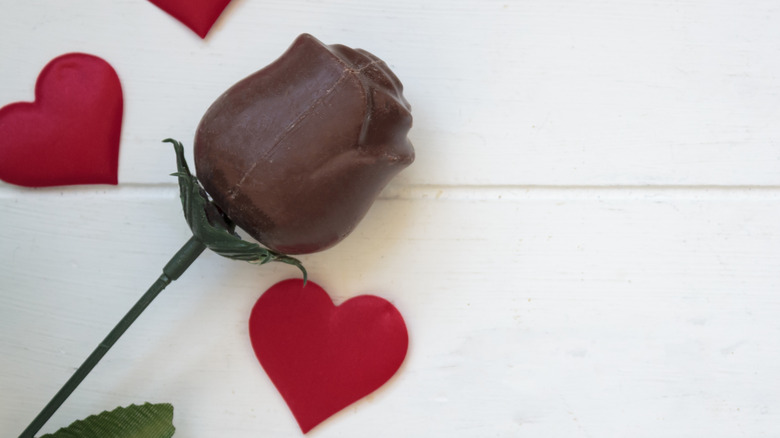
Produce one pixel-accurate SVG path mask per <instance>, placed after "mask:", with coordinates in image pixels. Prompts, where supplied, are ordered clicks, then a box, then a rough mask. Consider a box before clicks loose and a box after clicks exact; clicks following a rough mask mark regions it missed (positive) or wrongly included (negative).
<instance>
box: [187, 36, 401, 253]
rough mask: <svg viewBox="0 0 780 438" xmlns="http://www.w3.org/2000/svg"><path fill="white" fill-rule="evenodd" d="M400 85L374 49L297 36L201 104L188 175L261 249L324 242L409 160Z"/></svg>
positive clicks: (286, 249) (355, 218)
mask: <svg viewBox="0 0 780 438" xmlns="http://www.w3.org/2000/svg"><path fill="white" fill-rule="evenodd" d="M402 91H403V86H402V85H401V82H400V81H399V80H398V78H396V76H395V75H394V74H393V73H392V72H391V71H390V69H389V68H388V67H387V65H386V64H385V63H384V62H382V60H380V59H379V58H377V57H375V56H374V55H372V54H370V53H368V52H366V51H364V50H360V49H351V48H349V47H345V46H342V45H330V46H327V45H324V44H323V43H321V42H320V41H318V40H317V39H315V38H314V37H312V36H311V35H306V34H304V35H301V36H299V37H298V38H297V39H296V40H295V42H294V43H293V44H292V46H291V47H290V48H289V49H288V50H287V52H285V53H284V54H283V55H282V56H281V57H280V58H279V59H277V60H276V61H274V62H273V63H272V64H270V65H268V66H267V67H265V68H264V69H262V70H260V71H258V72H256V73H254V74H252V75H251V76H249V77H247V78H246V79H244V80H242V81H240V82H238V83H237V84H235V85H234V86H233V87H231V88H230V89H229V90H227V91H226V92H225V93H224V94H223V95H222V96H220V97H219V98H218V99H217V100H216V101H215V102H214V103H213V104H212V105H211V107H210V108H209V109H208V111H207V112H206V114H205V115H204V116H203V119H202V120H201V122H200V125H199V126H198V130H197V133H196V136H195V165H196V168H197V173H198V179H199V180H200V182H201V183H202V184H203V187H204V188H205V189H206V191H207V192H208V193H209V194H210V195H211V196H212V198H213V200H214V202H215V203H216V204H217V205H218V206H219V207H220V208H221V209H222V210H224V212H225V213H226V214H227V216H228V217H230V218H231V219H232V220H233V221H234V222H235V223H236V224H237V225H238V226H240V227H241V228H243V229H244V230H246V232H248V233H249V234H250V235H251V236H252V237H254V238H255V239H257V240H258V241H259V242H260V243H262V244H264V245H265V246H267V247H268V248H270V249H272V250H275V251H279V252H282V253H287V254H303V253H310V252H315V251H320V250H323V249H326V248H328V247H330V246H332V245H334V244H336V243H337V242H339V241H340V240H342V239H343V238H344V237H346V236H347V235H348V234H349V233H350V232H351V231H352V230H353V229H354V228H355V226H356V225H357V223H358V222H359V221H360V220H361V219H362V218H363V216H364V215H365V214H366V212H367V211H368V209H369V207H371V204H373V202H374V200H375V199H376V197H377V195H378V194H379V192H380V191H381V190H382V189H383V188H384V187H385V185H386V184H387V183H388V182H389V181H390V179H392V177H393V176H395V175H396V174H397V173H398V172H400V171H401V170H402V169H403V168H405V167H406V166H408V165H409V164H411V163H412V161H413V160H414V149H413V148H412V145H411V143H410V142H409V140H408V139H407V138H406V135H407V133H408V132H409V129H410V128H411V126H412V116H411V113H410V110H411V107H410V106H409V103H408V102H407V101H406V99H404V97H403V93H402Z"/></svg>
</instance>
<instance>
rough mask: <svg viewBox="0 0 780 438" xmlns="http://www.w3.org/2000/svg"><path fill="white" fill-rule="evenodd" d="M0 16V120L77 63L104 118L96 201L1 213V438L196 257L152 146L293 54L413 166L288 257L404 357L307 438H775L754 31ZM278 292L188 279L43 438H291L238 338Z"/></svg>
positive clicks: (144, 15)
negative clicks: (338, 55) (300, 45)
mask: <svg viewBox="0 0 780 438" xmlns="http://www.w3.org/2000/svg"><path fill="white" fill-rule="evenodd" d="M0 10H2V11H3V13H2V14H0V29H1V30H0V35H2V36H3V38H0V59H2V64H1V65H0V78H2V80H0V105H2V104H5V103H8V102H11V101H16V100H27V99H30V98H31V96H32V93H33V85H34V81H35V77H36V75H37V74H38V72H39V71H40V69H41V68H42V67H43V66H44V65H45V64H46V62H48V61H49V60H50V59H52V58H53V57H55V56H57V55H60V54H62V53H66V52H70V51H85V52H89V53H93V54H96V55H99V56H102V57H104V58H105V59H106V60H108V61H109V62H110V63H112V65H114V67H115V68H116V69H117V71H118V73H119V75H120V77H121V79H122V82H123V86H124V89H125V93H126V94H125V100H126V108H125V113H126V118H125V125H124V131H123V137H122V151H121V157H120V163H121V164H120V176H119V177H120V185H119V186H118V187H102V186H101V187H72V188H54V189H43V190H29V189H21V188H17V187H13V186H10V185H7V184H0V394H1V395H0V435H2V436H16V435H18V433H19V432H21V430H22V429H23V428H24V427H25V426H26V425H27V424H28V423H29V421H30V420H31V419H32V417H34V415H35V414H36V413H37V412H38V410H39V409H40V408H41V407H42V405H43V404H44V403H45V402H46V401H48V399H49V398H50V397H51V396H52V395H53V393H54V392H55V391H56V390H57V389H58V388H59V387H60V386H61V384H62V383H63V382H64V381H65V380H66V379H67V377H68V376H69V375H70V374H71V373H72V372H73V370H74V368H75V367H77V366H78V365H79V364H80V363H81V362H82V360H83V359H84V357H85V356H86V355H87V354H88V353H89V352H90V351H91V350H92V349H93V348H94V346H95V345H96V344H97V342H99V340H100V339H102V337H103V336H104V335H105V334H106V332H107V331H108V330H109V329H110V328H111V327H112V326H113V324H114V323H115V322H116V321H117V320H118V319H119V318H120V317H121V316H122V315H123V314H124V313H125V312H126V310H127V309H128V308H129V307H130V306H131V305H132V303H133V302H134V301H135V300H136V299H137V298H138V296H140V294H141V293H142V291H143V290H145V289H146V287H148V285H149V284H150V283H151V282H152V281H153V280H154V279H155V278H156V277H157V275H158V274H159V271H160V269H161V268H162V266H163V264H164V263H165V262H166V261H167V260H168V258H169V257H170V256H171V255H172V254H173V253H174V252H175V251H176V250H177V249H178V248H179V246H180V245H182V244H183V243H184V242H185V241H186V239H187V238H188V232H187V229H186V225H185V223H184V220H183V218H182V215H181V212H180V210H181V207H180V205H179V204H178V199H177V189H176V187H175V186H174V182H175V181H174V179H173V178H172V177H170V176H168V175H169V174H170V173H171V172H172V171H173V170H174V158H173V152H172V151H171V150H170V147H169V146H168V145H164V144H162V143H160V141H161V139H163V138H165V137H169V136H173V137H176V138H178V139H180V140H182V141H184V142H185V143H187V144H188V146H190V147H191V138H192V135H193V133H194V130H195V126H196V125H197V123H198V121H199V119H200V116H201V115H202V113H203V111H205V109H206V108H207V106H208V105H209V104H210V103H211V101H212V100H213V99H214V98H215V97H217V96H218V95H219V94H220V93H221V92H222V91H223V90H224V89H225V88H226V87H228V86H229V85H231V84H232V83H233V82H235V81H236V80H238V79H241V78H243V77H244V76H246V75H248V74H249V73H251V72H253V71H254V70H256V69H258V68H260V67H262V66H263V65H265V64H267V63H268V62H270V61H272V60H273V59H274V58H275V57H276V56H278V55H279V54H280V53H281V52H282V51H283V50H284V49H285V48H286V47H287V46H288V45H289V44H290V43H291V42H292V40H293V38H294V37H295V36H296V35H298V34H299V33H301V32H309V33H312V34H313V35H315V36H316V37H318V38H320V39H322V40H323V41H325V42H330V43H336V42H338V43H344V44H348V45H352V46H358V47H363V48H365V49H368V50H370V51H371V52H373V53H375V54H377V55H379V56H380V57H382V58H383V59H385V60H386V61H387V62H388V64H389V65H390V66H391V67H392V68H393V70H394V71H395V72H396V73H397V74H398V76H399V77H400V78H401V79H402V80H403V82H404V85H405V87H406V96H407V98H408V99H409V101H410V102H411V103H412V106H413V114H414V116H415V127H414V128H413V130H412V133H411V138H412V141H413V142H414V143H415V145H416V148H417V162H416V163H415V164H414V165H412V167H410V168H409V169H407V170H406V171H404V172H403V173H402V174H401V176H400V177H399V178H398V179H397V180H396V181H394V183H393V184H392V185H391V186H390V187H389V188H388V189H387V190H385V192H384V193H383V196H382V198H381V200H380V201H379V202H378V203H377V204H376V205H375V206H374V207H373V209H372V210H371V211H370V212H369V214H368V216H367V218H366V219H365V220H364V221H363V222H362V223H361V224H360V225H359V226H358V228H357V230H356V231H355V232H354V233H353V234H352V235H351V236H350V237H348V238H347V239H346V240H345V241H344V242H342V243H341V244H339V245H338V246H336V247H334V248H333V249H331V250H328V251H325V252H323V253H319V254H313V255H307V256H304V257H302V259H303V262H304V263H305V265H306V267H307V268H308V269H309V272H310V274H311V278H312V279H314V280H315V281H317V283H319V284H321V285H322V286H323V287H324V288H325V289H326V290H328V291H329V292H330V293H331V294H333V295H334V298H335V299H336V300H337V301H338V302H343V301H344V300H346V299H348V298H350V297H352V296H354V295H357V294H361V293H375V294H378V295H381V296H383V297H384V298H387V299H388V300H390V301H391V302H392V303H393V304H394V305H395V306H396V307H398V309H399V310H400V311H401V312H402V314H403V315H404V317H405V319H406V322H407V325H408V327H409V334H410V351H409V355H408V357H407V360H406V362H405V363H404V365H403V366H402V368H401V370H400V372H399V374H398V375H397V376H396V377H395V378H393V379H392V380H391V381H390V382H389V383H388V385H387V386H385V387H384V388H383V389H381V390H380V391H378V392H377V393H375V394H373V395H372V396H370V397H368V398H367V399H365V400H363V401H361V402H359V403H357V404H355V405H354V406H352V407H350V408H348V409H347V410H345V411H343V412H342V413H340V414H338V415H337V416H335V417H334V418H332V419H330V420H329V421H326V422H325V423H323V424H322V425H320V426H319V427H318V428H316V429H314V430H313V431H312V432H310V433H309V436H312V437H364V436H367V435H370V436H376V437H399V436H410V437H448V438H450V437H464V438H465V437H488V436H490V437H516V436H526V435H527V436H540V437H567V438H569V437H625V436H631V437H701V436H707V437H724V438H726V437H728V438H731V437H739V436H744V437H751V438H753V437H762V436H767V437H772V436H778V435H780V341H778V339H780V322H779V320H778V318H777V315H778V314H780V295H779V294H778V292H779V289H780V274H779V273H778V272H780V271H778V265H780V222H779V221H778V218H779V217H780V172H779V171H780V153H779V152H778V150H780V149H779V148H778V146H780V124H779V123H778V120H780V77H779V76H778V74H777V72H778V71H780V9H778V8H777V7H776V2H773V1H769V0H766V1H764V0H750V1H746V2H736V1H734V0H714V1H699V0H694V1H687V2H675V1H663V0H646V1H639V0H626V1H617V0H605V1H598V2H590V3H582V2H574V1H564V0H552V1H539V0H529V1H511V0H507V1H503V2H499V1H492V0H488V1H477V0H452V1H448V2H444V1H427V2H418V1H411V0H399V1H396V2H393V3H387V2H380V1H374V0H369V1H365V0H364V1H358V0H340V1H336V0H334V1H304V0H291V1H281V0H268V1H249V0H233V2H232V3H231V5H230V7H229V8H228V10H227V11H226V13H225V14H224V15H223V17H222V18H221V19H220V20H219V21H218V22H217V25H216V27H215V29H214V30H213V31H212V33H211V35H210V36H209V37H208V38H207V39H206V40H205V41H204V40H200V39H199V38H198V37H197V36H196V35H194V34H193V33H192V32H191V31H189V30H188V29H186V28H184V26H183V25H181V24H179V23H177V22H176V21H174V20H172V19H171V18H170V17H168V16H167V15H165V14H164V13H162V12H161V11H159V10H158V9H157V8H155V7H154V6H153V5H151V4H148V2H145V1H142V0H132V1H131V0H121V1H119V0H117V1H111V2H94V1H87V0H69V1H68V2H61V1H55V0H27V1H25V2H12V1H10V0H0ZM188 156H189V157H191V154H189V155H188ZM297 275H298V272H297V271H296V269H295V268H293V267H290V266H284V265H280V266H273V265H272V266H264V267H256V266H251V265H247V264H243V263H238V262H231V261H227V260H224V259H221V258H219V257H218V256H216V255H214V254H209V253H207V254H204V255H203V256H202V257H201V259H199V260H198V261H197V262H196V263H195V264H194V265H193V267H192V268H191V269H190V270H189V271H188V272H187V273H186V274H185V275H184V276H183V277H182V278H181V279H180V280H179V281H177V282H175V283H174V284H172V285H171V286H170V287H169V289H168V290H166V291H165V292H163V294H162V295H161V296H160V297H159V298H158V301H155V302H154V303H153V304H152V306H151V307H150V308H149V309H148V310H147V311H146V312H145V313H144V314H143V315H142V316H141V318H140V319H139V321H138V322H137V323H136V324H135V325H134V326H133V327H131V329H130V330H129V332H128V333H127V334H126V335H125V337H123V338H122V339H121V340H120V341H119V342H118V343H117V345H116V346H115V347H114V349H113V350H112V351H111V352H110V353H109V354H108V355H107V356H106V358H105V359H104V361H103V362H102V363H101V364H100V365H98V367H97V368H96V369H95V371H94V372H93V373H92V374H91V375H90V376H89V377H88V378H87V380H86V381H85V382H84V384H83V385H82V386H81V387H80V388H79V389H78V390H77V391H76V392H75V393H74V395H73V396H72V397H71V398H70V399H69V400H68V401H67V402H66V403H65V405H64V406H63V408H62V409H61V410H60V411H59V412H58V413H57V414H56V415H55V416H54V418H53V419H52V420H51V421H50V422H49V424H48V425H47V427H46V428H45V431H53V430H55V429H57V428H58V427H59V426H62V425H65V424H68V423H70V422H71V421H73V420H75V419H78V418H82V417H85V416H87V415H90V414H92V413H96V412H99V411H101V410H104V409H112V408H113V407H115V406H118V405H128V404H131V403H140V402H143V401H147V400H148V401H151V402H171V403H173V404H174V406H175V409H176V410H175V414H174V424H175V426H176V427H177V435H176V436H182V437H185V436H186V437H193V438H207V437H209V438H210V437H214V436H230V437H236V438H244V437H246V438H248V437H257V436H267V437H288V436H300V431H299V430H298V429H297V426H296V424H295V422H294V420H293V418H292V416H291V414H290V413H289V411H288V410H287V408H286V406H285V405H284V403H283V401H282V399H281V397H280V396H279V395H278V393H277V392H276V391H275V389H274V388H273V386H272V385H271V383H270V381H269V380H268V378H267V377H266V375H265V374H264V373H263V372H262V369H261V368H260V366H259V364H258V363H257V361H256V359H255V358H254V355H253V352H252V350H251V346H250V344H249V340H248V335H247V329H246V324H247V318H248V315H249V311H250V309H251V306H252V304H253V303H254V302H255V300H256V299H257V298H258V296H259V295H260V294H261V293H262V292H263V291H264V290H265V289H266V288H267V287H269V286H270V285H271V284H273V283H275V282H276V281H278V280H282V279H285V278H290V277H294V276H297Z"/></svg>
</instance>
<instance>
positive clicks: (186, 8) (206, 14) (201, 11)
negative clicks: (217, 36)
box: [149, 0, 230, 38]
mask: <svg viewBox="0 0 780 438" xmlns="http://www.w3.org/2000/svg"><path fill="white" fill-rule="evenodd" d="M149 1H150V2H152V3H153V4H154V5H155V6H157V7H158V8H160V9H162V10H163V11H165V12H167V13H168V14H170V15H171V16H173V18H175V19H177V20H179V21H181V22H182V23H184V25H186V26H187V27H189V28H190V29H192V30H193V31H194V32H195V33H196V34H198V36H200V37H201V38H206V35H207V34H208V33H209V30H211V26H213V25H214V23H215V22H216V21H217V18H219V16H220V15H222V11H224V10H225V8H226V7H227V5H228V3H230V0H149Z"/></svg>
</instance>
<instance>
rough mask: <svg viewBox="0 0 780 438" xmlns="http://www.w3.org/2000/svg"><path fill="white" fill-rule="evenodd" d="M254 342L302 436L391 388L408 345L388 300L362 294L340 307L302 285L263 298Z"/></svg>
mask: <svg viewBox="0 0 780 438" xmlns="http://www.w3.org/2000/svg"><path fill="white" fill-rule="evenodd" d="M249 336H250V338H251V339H252V347H254V350H255V354H256V355H257V358H258V360H259V361H260V364H261V365H262V366H263V369H265V372H266V373H268V376H269V377H270V378H271V381H272V382H273V383H274V385H275V386H276V389H278V390H279V392H280V393H281V394H282V397H283V398H284V400H285V401H286V402H287V405H288V406H289V407H290V410H291V411H292V413H293V415H294V416H295V419H296V420H297V421H298V425H299V426H300V427H301V430H302V431H303V433H306V432H308V431H309V430H311V429H312V428H313V427H314V426H316V425H318V424H319V423H321V422H322V421H324V420H325V419H327V418H328V417H330V416H331V415H333V414H335V413H336V412H338V411H340V410H342V409H344V408H345V407H347V406H349V405H350V404H352V403H354V402H356V401H357V400H359V399H361V398H363V397H365V396H366V395H368V394H370V393H371V392H373V391H374V390H376V389H377V388H379V387H380V386H382V385H383V384H384V383H385V382H387V381H388V380H389V379H390V378H391V377H392V376H393V374H395V372H396V371H398V368H399V367H400V366H401V363H402V362H403V360H404V357H405V356H406V350H407V347H408V345H409V337H408V335H407V332H406V325H405V324H404V320H403V317H401V314H400V313H399V312H398V310H397V309H396V308H395V307H394V306H393V305H392V304H390V303H389V302H388V301H387V300H384V299H382V298H380V297H377V296H373V295H360V296H357V297H354V298H352V299H349V300H347V301H346V302H344V303H343V304H341V305H340V306H338V307H337V306H335V305H334V304H333V301H331V299H330V297H329V296H328V293H327V292H325V290H324V289H322V288H321V287H320V286H318V285H316V284H315V283H313V282H311V281H309V282H308V283H307V284H306V286H304V285H303V281H301V280H298V279H295V280H286V281H282V282H280V283H277V284H275V285H274V286H271V288H270V289H268V290H267V291H266V292H265V293H264V294H263V295H262V296H261V297H260V299H259V300H257V303H256V304H255V307H254V308H253V309H252V315H251V317H250V318H249Z"/></svg>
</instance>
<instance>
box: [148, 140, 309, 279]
mask: <svg viewBox="0 0 780 438" xmlns="http://www.w3.org/2000/svg"><path fill="white" fill-rule="evenodd" d="M163 141H164V142H167V143H171V144H172V145H173V148H174V150H175V151H176V167H177V169H178V171H177V172H176V173H173V174H171V175H172V176H176V177H178V178H179V191H180V195H181V203H182V207H183V208H184V218H185V219H186V220H187V225H189V226H190V229H191V230H192V234H193V235H194V236H195V237H196V238H197V239H198V240H200V241H201V242H202V243H203V244H204V245H206V247H207V248H209V249H210V250H212V251H214V252H215V253H217V254H219V255H221V256H223V257H227V258H231V259H234V260H243V261H247V262H250V263H257V264H261V265H262V264H265V263H268V262H282V263H287V264H288V265H293V266H296V267H297V268H298V269H300V270H301V272H302V273H303V281H304V283H305V282H306V279H307V273H306V268H304V267H303V264H301V262H300V261H299V260H298V259H296V258H293V257H290V256H287V255H284V254H280V253H278V252H275V251H271V250H270V249H267V248H263V247H262V246H260V245H258V244H256V243H253V242H248V241H246V240H242V239H241V237H239V236H238V234H236V233H235V231H234V230H235V224H233V222H232V221H231V220H230V219H229V218H228V217H227V216H225V215H224V214H222V212H221V210H219V208H218V207H217V206H216V205H215V204H214V203H213V202H212V201H211V200H210V199H209V198H208V195H207V194H206V192H205V190H203V188H202V187H201V186H200V183H199V182H198V179H197V178H196V177H195V176H194V175H193V174H192V172H190V168H189V166H188V165H187V160H186V159H185V158H184V146H182V144H181V143H180V142H178V141H176V140H173V139H170V138H168V139H165V140H163ZM209 212H210V213H211V215H210V216H209V214H208V213H209Z"/></svg>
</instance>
